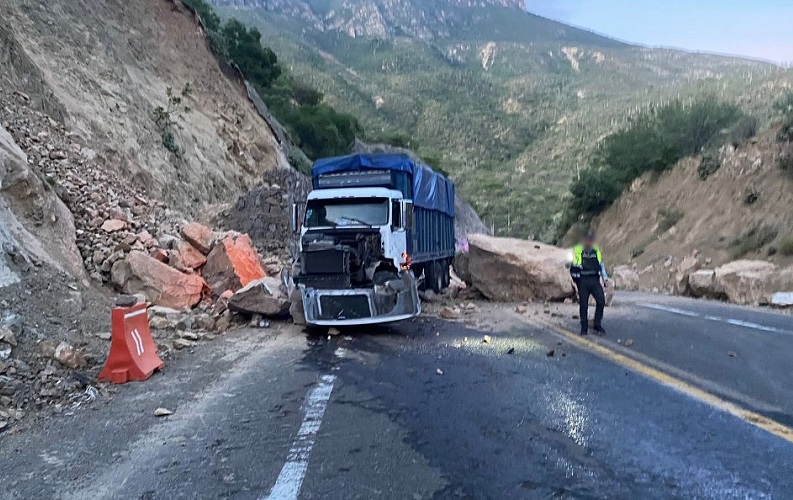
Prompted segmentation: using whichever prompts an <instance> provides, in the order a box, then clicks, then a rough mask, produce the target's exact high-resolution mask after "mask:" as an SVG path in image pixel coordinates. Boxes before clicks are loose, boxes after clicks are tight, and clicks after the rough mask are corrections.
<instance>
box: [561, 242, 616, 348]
mask: <svg viewBox="0 0 793 500" xmlns="http://www.w3.org/2000/svg"><path fill="white" fill-rule="evenodd" d="M570 276H572V278H573V281H574V282H575V284H576V287H577V288H578V307H579V314H580V317H581V335H586V334H587V333H588V330H589V320H588V318H587V313H588V310H589V296H590V295H592V296H593V297H595V304H596V307H595V331H596V332H597V333H598V334H600V335H605V334H606V330H604V329H603V307H604V306H605V305H606V297H605V294H604V293H603V287H602V286H601V284H600V279H601V278H603V283H604V284H606V285H608V281H609V275H608V274H607V273H606V266H605V265H604V264H603V256H602V254H601V253H600V247H598V246H597V244H596V243H595V233H594V232H592V231H587V232H586V233H585V234H584V236H583V238H581V242H580V243H579V244H578V245H576V246H575V247H573V262H572V263H571V266H570Z"/></svg>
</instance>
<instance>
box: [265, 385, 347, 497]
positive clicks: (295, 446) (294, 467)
mask: <svg viewBox="0 0 793 500" xmlns="http://www.w3.org/2000/svg"><path fill="white" fill-rule="evenodd" d="M335 381H336V376H335V375H323V376H322V378H320V380H319V383H318V384H317V385H316V387H314V388H313V389H311V391H309V393H308V395H307V396H306V402H305V404H304V407H305V412H306V413H305V416H304V417H303V423H302V424H301V425H300V429H299V430H298V431H297V437H295V441H294V442H293V443H292V448H290V449H289V455H288V456H287V459H286V463H285V464H284V467H283V469H281V473H280V474H279V475H278V479H277V480H276V481H275V486H273V489H272V490H271V491H270V494H269V495H267V496H266V497H263V498H265V499H272V500H296V499H297V496H298V495H299V494H300V487H301V486H302V485H303V479H304V478H305V477H306V469H307V468H308V458H309V456H310V455H311V449H312V448H313V447H314V437H315V436H316V434H317V431H319V427H320V425H322V417H323V416H324V415H325V409H326V408H327V407H328V400H330V394H331V392H333V383H334V382H335Z"/></svg>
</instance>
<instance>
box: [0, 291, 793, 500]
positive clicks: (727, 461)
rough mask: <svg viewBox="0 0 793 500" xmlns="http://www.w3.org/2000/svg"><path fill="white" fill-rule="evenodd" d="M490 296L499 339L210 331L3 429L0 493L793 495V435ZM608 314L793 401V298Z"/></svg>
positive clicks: (611, 338)
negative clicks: (127, 374)
mask: <svg viewBox="0 0 793 500" xmlns="http://www.w3.org/2000/svg"><path fill="white" fill-rule="evenodd" d="M656 306H658V307H656ZM571 310H572V309H571ZM681 311H685V312H681ZM481 315H482V316H483V317H484V321H482V322H481V323H483V324H487V325H488V327H487V330H488V331H487V333H488V334H489V335H490V336H491V337H492V339H491V341H490V342H489V343H485V342H483V334H484V332H482V331H476V330H472V329H468V328H466V327H465V326H463V325H462V324H460V323H450V322H444V321H441V320H438V319H434V318H421V319H419V320H417V321H413V322H406V323H403V324H399V325H397V326H394V327H391V328H371V329H363V330H359V331H352V332H343V334H342V335H340V336H334V337H331V338H330V339H328V338H327V337H312V336H308V335H307V334H305V333H303V332H302V331H300V330H299V329H296V328H294V327H291V326H289V327H288V326H285V325H281V326H278V327H276V328H273V329H269V330H246V331H240V332H237V333H234V334H231V335H228V336H226V337H225V338H223V339H221V340H218V341H215V342H213V343H209V344H204V345H201V346H200V347H198V348H196V349H195V352H194V353H192V354H191V355H189V356H184V357H181V358H180V359H179V360H177V361H176V362H174V363H171V364H169V365H168V366H167V367H166V369H165V371H164V372H162V373H160V374H157V375H156V376H155V377H153V378H152V379H151V380H149V381H147V382H145V383H140V384H128V385H125V386H123V387H121V388H120V390H119V391H118V393H117V394H116V395H115V396H114V397H113V398H112V400H109V401H104V402H100V403H97V404H94V405H91V406H88V407H85V408H80V409H77V410H76V411H74V412H73V413H71V414H66V415H59V416H57V417H55V418H52V419H50V420H49V421H48V422H47V423H46V424H45V425H43V426H42V427H38V428H31V429H27V430H25V431H24V432H20V433H16V434H5V435H2V436H0V484H2V485H3V488H1V489H0V498H12V499H23V498H25V499H27V498H74V499H82V498H91V499H94V498H124V499H126V498H131V499H150V498H151V499H153V498H158V499H159V498H168V499H171V498H242V499H247V498H251V499H254V498H268V497H269V498H295V497H299V498H304V499H314V498H317V499H319V498H322V499H326V498H334V499H335V498H343V499H355V498H362V499H369V498H389V499H390V498H394V499H419V498H475V499H479V498H494V499H496V498H498V499H500V498H626V499H636V498H643V499H644V498H714V499H726V498H783V499H784V498H793V474H791V473H790V471H791V470H793V444H791V442H790V441H789V440H787V439H784V438H780V437H779V436H778V435H774V434H771V433H769V432H766V431H765V430H763V429H762V428H760V427H758V426H757V425H756V423H755V422H753V421H750V420H747V419H744V418H740V417H736V416H735V415H734V414H731V413H729V412H727V411H724V409H723V408H721V407H719V405H718V404H713V402H712V401H711V402H708V401H703V400H702V399H701V398H697V397H694V396H692V394H690V393H689V392H687V391H686V390H685V389H683V388H681V386H676V385H675V384H674V383H670V382H668V381H667V382H663V383H662V382H659V381H658V380H656V379H653V378H652V377H649V376H646V375H645V374H642V373H640V372H637V371H635V370H634V369H629V368H626V366H624V365H623V364H621V363H620V362H618V361H615V360H614V359H609V358H608V357H604V356H603V354H602V353H595V352H593V351H592V350H591V349H589V348H587V346H586V345H581V344H580V343H578V342H575V341H573V340H570V339H568V338H567V337H565V336H564V335H560V334H559V333H556V332H555V331H554V330H552V329H550V328H546V327H544V326H542V325H539V324H534V323H533V321H534V320H535V319H536V318H537V317H535V316H532V315H528V320H527V318H526V316H523V317H521V316H519V315H517V314H515V313H513V312H512V309H511V308H507V307H501V306H490V307H487V308H486V309H484V310H483V311H482V313H481ZM722 320H724V321H722ZM727 320H735V321H727ZM560 321H561V323H562V324H564V325H565V326H567V325H568V324H572V325H574V323H575V322H574V321H573V320H572V319H569V320H568V319H566V317H564V316H563V317H562V318H561V319H560ZM736 321H737V322H738V323H736ZM744 323H745V324H744ZM747 325H749V326H747ZM758 325H759V327H760V328H758ZM606 326H607V328H608V329H609V335H608V337H606V338H605V339H597V342H598V345H601V346H605V347H606V348H608V349H614V350H615V351H616V352H626V353H627V354H628V355H630V356H631V359H635V360H640V362H641V363H646V364H647V365H648V366H652V367H654V368H655V369H659V370H663V371H664V373H670V374H671V375H673V377H674V380H684V381H685V382H686V383H687V384H691V385H693V386H696V387H698V388H700V389H702V390H704V391H707V392H708V393H709V394H714V395H715V397H718V398H724V399H725V400H727V401H729V402H731V403H732V404H736V405H742V406H744V405H745V406H746V407H747V408H749V409H751V410H752V411H758V412H761V413H762V414H763V415H767V416H769V417H772V418H774V419H775V420H776V421H781V422H782V423H784V422H786V421H788V419H789V416H790V415H793V398H792V397H791V390H790V388H789V386H790V384H789V379H790V366H791V363H786V358H787V359H790V358H791V356H793V354H791V352H793V350H792V349H791V348H793V318H791V317H789V316H782V315H776V314H770V313H764V312H757V311H753V310H747V309H740V308H734V307H729V306H723V305H719V304H712V303H705V302H695V301H688V300H684V299H671V298H664V297H657V296H645V295H621V296H618V300H617V306H616V307H614V308H611V309H609V310H608V311H607V323H606ZM763 328H765V329H763ZM491 330H492V331H491ZM618 339H619V340H620V343H617V340H618ZM627 339H632V340H633V343H632V345H631V346H630V347H629V348H626V347H625V341H626V340H627ZM551 351H553V355H552V356H549V353H550V352H551ZM728 353H733V354H735V356H731V355H729V354H728ZM750 405H751V406H750ZM157 407H166V408H169V409H171V410H173V411H174V414H173V415H171V416H167V417H160V418H158V417H154V416H153V414H152V412H153V410H154V409H155V408H157Z"/></svg>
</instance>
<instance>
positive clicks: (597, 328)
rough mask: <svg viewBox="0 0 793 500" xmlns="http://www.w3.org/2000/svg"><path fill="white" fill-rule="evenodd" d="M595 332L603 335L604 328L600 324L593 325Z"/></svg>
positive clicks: (604, 332)
mask: <svg viewBox="0 0 793 500" xmlns="http://www.w3.org/2000/svg"><path fill="white" fill-rule="evenodd" d="M595 333H597V334H598V335H600V336H601V337H605V336H606V329H605V328H603V327H602V326H596V327H595Z"/></svg>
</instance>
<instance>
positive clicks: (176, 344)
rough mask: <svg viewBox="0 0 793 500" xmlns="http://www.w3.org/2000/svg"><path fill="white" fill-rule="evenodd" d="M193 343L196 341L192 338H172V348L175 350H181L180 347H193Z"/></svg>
mask: <svg viewBox="0 0 793 500" xmlns="http://www.w3.org/2000/svg"><path fill="white" fill-rule="evenodd" d="M195 345H196V343H195V342H193V341H192V340H188V339H184V338H178V339H174V340H173V348H174V349H176V350H177V351H181V350H182V349H186V348H188V347H193V346H195Z"/></svg>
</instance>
